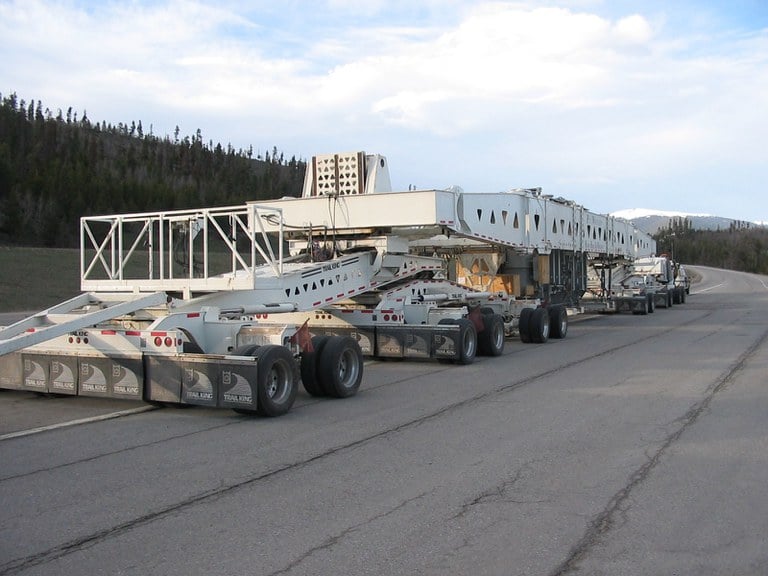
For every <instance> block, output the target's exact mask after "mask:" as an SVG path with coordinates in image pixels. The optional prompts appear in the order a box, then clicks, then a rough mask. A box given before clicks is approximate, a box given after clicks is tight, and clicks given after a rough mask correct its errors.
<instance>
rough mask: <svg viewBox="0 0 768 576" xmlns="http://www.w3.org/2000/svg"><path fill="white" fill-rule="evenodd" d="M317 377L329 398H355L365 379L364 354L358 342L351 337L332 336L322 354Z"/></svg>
mask: <svg viewBox="0 0 768 576" xmlns="http://www.w3.org/2000/svg"><path fill="white" fill-rule="evenodd" d="M317 377H318V380H319V382H320V385H321V386H322V388H323V390H324V391H325V393H326V394H328V395H329V396H333V397H334V398H347V397H349V396H354V395H355V394H356V393H357V389H358V388H360V382H361V381H362V379H363V352H362V351H361V350H360V345H359V344H358V343H357V340H355V339H354V338H351V337H350V336H331V337H330V338H329V339H328V341H327V342H326V343H325V346H323V348H322V351H321V353H320V358H319V360H318V365H317Z"/></svg>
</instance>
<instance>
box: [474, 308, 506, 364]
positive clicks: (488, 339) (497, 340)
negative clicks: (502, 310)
mask: <svg viewBox="0 0 768 576" xmlns="http://www.w3.org/2000/svg"><path fill="white" fill-rule="evenodd" d="M483 326H484V328H485V329H484V330H483V331H482V332H480V334H478V335H477V352H478V354H482V355H483V356H501V354H502V353H503V352H504V319H503V318H502V317H501V316H499V315H498V314H494V313H493V312H491V313H490V314H484V315H483Z"/></svg>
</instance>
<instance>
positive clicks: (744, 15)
mask: <svg viewBox="0 0 768 576" xmlns="http://www.w3.org/2000/svg"><path fill="white" fill-rule="evenodd" d="M14 92H15V93H16V94H17V96H18V98H19V99H25V100H26V101H27V102H29V101H30V100H34V101H38V100H40V101H41V102H42V104H43V108H50V109H51V110H52V111H53V112H54V114H55V113H56V111H57V110H58V109H62V110H64V111H66V110H67V108H69V107H72V108H73V110H74V111H76V112H78V113H79V115H80V116H82V113H83V112H85V113H87V115H88V118H89V119H90V120H91V121H99V122H101V121H106V122H107V123H111V124H114V125H117V124H118V123H120V122H122V123H125V124H130V123H131V122H132V121H136V122H138V121H141V123H142V126H143V128H144V132H145V133H146V132H149V131H150V130H151V131H152V133H153V134H154V135H155V136H159V137H164V136H166V135H169V136H171V137H173V134H174V132H175V129H176V127H177V126H178V128H179V131H180V133H181V135H182V136H184V135H188V136H192V135H194V134H196V133H197V131H198V130H199V131H200V132H201V134H202V137H203V140H204V141H205V142H213V143H214V144H216V143H221V144H222V145H223V146H226V145H227V144H231V145H232V146H234V147H235V149H243V150H247V149H248V148H249V147H253V150H254V152H255V153H262V154H263V153H264V152H265V151H268V150H272V149H273V147H277V149H278V150H280V151H281V152H283V153H284V154H285V156H286V157H287V158H290V157H291V156H296V157H297V158H300V159H304V160H308V159H310V158H311V157H312V155H314V154H325V153H334V152H350V151H358V150H364V151H365V152H367V153H369V154H371V153H376V154H383V155H384V156H386V157H387V159H388V161H389V167H390V174H391V178H392V184H393V187H395V188H396V189H400V190H407V189H408V188H409V187H410V186H416V187H418V188H438V189H442V188H447V187H449V186H454V185H457V186H461V187H462V188H463V189H464V190H465V191H466V192H500V191H505V190H509V189H513V188H519V187H537V186H540V187H542V188H543V192H544V193H545V194H552V195H554V196H561V197H564V198H567V199H569V200H573V201H575V202H576V203H578V204H581V205H583V206H585V207H586V208H588V209H590V210H593V211H595V212H601V213H608V212H614V211H618V210H625V209H631V208H650V209H658V210H664V211H676V212H683V213H695V214H712V215H716V216H723V217H728V218H734V219H740V220H747V221H768V142H767V141H768V0H699V1H694V0H674V1H672V0H670V1H663V0H644V1H631V0H604V1H603V0H552V1H526V0H521V1H519V2H503V1H499V2H495V1H483V0H476V1H470V0H422V1H420V0H368V1H366V0H306V1H305V0H283V1H275V0H270V1H251V2H248V1H233V0H218V1H217V2H208V1H193V0H165V1H149V0H132V1H122V2H121V1H115V0H94V1H86V0H0V93H2V95H3V96H8V95H9V94H11V93H14Z"/></svg>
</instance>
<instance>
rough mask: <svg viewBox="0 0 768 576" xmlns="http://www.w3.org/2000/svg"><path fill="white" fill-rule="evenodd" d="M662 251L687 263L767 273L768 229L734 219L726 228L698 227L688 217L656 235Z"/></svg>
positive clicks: (673, 223) (676, 220)
mask: <svg viewBox="0 0 768 576" xmlns="http://www.w3.org/2000/svg"><path fill="white" fill-rule="evenodd" d="M654 238H655V239H656V247H657V249H658V251H659V252H660V253H662V252H663V253H667V254H669V255H670V256H673V257H674V259H675V260H676V261H678V262H682V263H684V264H700V265H702V266H713V267H715V268H727V269H729V270H741V271H742V272H754V273H757V274H768V229H766V228H765V227H763V226H754V225H749V224H746V223H734V224H731V226H730V227H729V228H728V229H727V230H696V229H694V228H693V227H692V226H691V223H690V221H689V220H688V219H687V218H676V219H674V220H672V222H671V223H670V225H669V227H667V228H664V229H662V230H661V231H659V233H658V234H656V235H654Z"/></svg>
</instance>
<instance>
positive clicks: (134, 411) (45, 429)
mask: <svg viewBox="0 0 768 576" xmlns="http://www.w3.org/2000/svg"><path fill="white" fill-rule="evenodd" d="M156 409H157V406H139V407H138V408H131V409H129V410H120V411H119V412H110V413H109V414H102V415H101V416H91V417H90V418H80V419H79V420H70V421H68V422H59V423H58V424H50V425H48V426H40V427H39V428H30V429H29V430H19V431H18V432H10V433H8V434H3V435H2V436H0V441H2V440H10V439H11V438H21V437H23V436H31V435H32V434H39V433H40V432H48V431H49V430H56V429H58V428H68V427H70V426H79V425H80V424H90V423H91V422H101V421H103V420H112V419H113V418H122V417H123V416H132V415H133V414H141V413H142V412H149V411H150V410H156Z"/></svg>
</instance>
